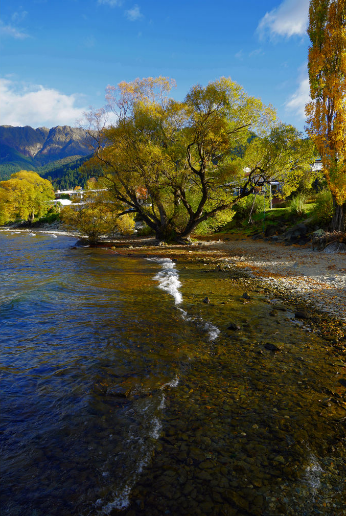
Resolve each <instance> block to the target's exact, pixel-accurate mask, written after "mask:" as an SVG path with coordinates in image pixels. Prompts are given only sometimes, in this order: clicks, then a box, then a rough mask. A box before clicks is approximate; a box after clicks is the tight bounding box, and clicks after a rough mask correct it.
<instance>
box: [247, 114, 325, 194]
mask: <svg viewBox="0 0 346 516" xmlns="http://www.w3.org/2000/svg"><path fill="white" fill-rule="evenodd" d="M315 158H316V149H315V147H314V145H313V144H312V142H311V140H309V139H307V138H303V135H302V134H301V133H299V131H297V129H295V128H294V127H293V126H291V125H287V124H279V125H277V126H276V127H274V128H273V129H272V130H271V131H270V133H269V134H268V135H265V136H264V137H262V138H255V139H253V140H252V141H251V142H250V144H249V145H248V147H247V148H246V151H245V155H244V159H243V166H246V167H247V168H248V170H249V171H250V172H249V177H251V176H252V177H253V180H254V181H255V180H257V181H258V182H259V183H258V184H260V183H261V182H262V183H263V182H265V181H268V180H272V181H273V180H276V181H281V182H282V187H283V196H284V197H286V196H288V195H290V194H291V193H292V192H294V191H296V190H297V189H298V188H302V187H303V188H305V189H306V188H310V187H311V184H312V183H313V181H315V180H316V179H317V178H318V177H320V176H321V173H320V172H319V171H312V170H311V163H313V162H314V161H315Z"/></svg>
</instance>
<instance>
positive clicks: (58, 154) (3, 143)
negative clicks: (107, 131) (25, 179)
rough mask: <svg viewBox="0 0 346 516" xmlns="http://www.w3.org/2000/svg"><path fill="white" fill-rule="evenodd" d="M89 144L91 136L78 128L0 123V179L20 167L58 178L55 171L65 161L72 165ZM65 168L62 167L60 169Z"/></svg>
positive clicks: (83, 153)
mask: <svg viewBox="0 0 346 516" xmlns="http://www.w3.org/2000/svg"><path fill="white" fill-rule="evenodd" d="M90 144H91V140H90V136H89V135H88V134H87V132H86V131H85V130H84V129H81V128H76V127H69V126H57V127H53V128H52V129H47V128H46V127H40V128H38V129H33V128H32V127H29V126H26V127H12V126H8V125H3V126H0V180H4V179H8V178H9V177H10V175H11V174H13V173H14V172H19V170H23V169H24V170H34V171H36V172H38V173H39V174H40V175H42V176H47V175H50V176H51V177H52V178H53V177H56V178H58V175H56V174H55V173H54V171H58V170H60V169H61V168H62V167H64V166H65V165H67V164H70V168H71V167H72V163H77V162H78V161H79V160H80V159H82V158H84V157H86V156H90V155H91V154H92V148H91V145H90ZM84 161H85V160H84ZM79 166H80V164H78V165H77V164H76V167H75V166H73V167H72V169H73V170H74V169H75V168H78V167H79ZM64 172H66V170H65V169H64V168H63V169H62V170H61V172H60V173H62V174H63V173H64ZM75 186H76V185H75Z"/></svg>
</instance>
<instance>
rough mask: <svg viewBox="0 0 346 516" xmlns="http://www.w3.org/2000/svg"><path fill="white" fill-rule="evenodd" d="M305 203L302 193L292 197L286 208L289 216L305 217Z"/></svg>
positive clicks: (305, 198) (305, 199) (304, 196)
mask: <svg viewBox="0 0 346 516" xmlns="http://www.w3.org/2000/svg"><path fill="white" fill-rule="evenodd" d="M306 201H307V197H306V195H305V194H304V193H299V194H298V195H296V196H295V197H293V198H292V199H291V200H290V201H289V203H288V208H289V211H290V213H291V215H297V216H299V217H301V216H302V215H305V214H306V212H307V206H306Z"/></svg>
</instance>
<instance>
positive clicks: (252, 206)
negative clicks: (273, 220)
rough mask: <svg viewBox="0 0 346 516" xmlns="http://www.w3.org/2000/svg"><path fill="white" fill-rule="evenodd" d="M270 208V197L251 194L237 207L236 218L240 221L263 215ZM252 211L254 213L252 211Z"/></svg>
mask: <svg viewBox="0 0 346 516" xmlns="http://www.w3.org/2000/svg"><path fill="white" fill-rule="evenodd" d="M269 208H270V202H269V199H268V197H265V198H264V197H263V195H255V194H250V195H248V196H247V197H244V198H243V199H241V200H240V201H239V202H238V203H237V204H236V205H235V206H234V210H235V212H236V218H237V219H238V220H243V219H248V218H249V217H250V213H251V216H253V215H256V214H259V213H263V211H264V210H265V211H267V210H269ZM251 210H252V211H251Z"/></svg>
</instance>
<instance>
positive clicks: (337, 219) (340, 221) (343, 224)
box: [332, 196, 346, 231]
mask: <svg viewBox="0 0 346 516" xmlns="http://www.w3.org/2000/svg"><path fill="white" fill-rule="evenodd" d="M333 205H334V215H333V218H332V229H333V231H345V229H346V217H345V215H346V202H344V203H343V204H338V203H337V202H336V200H335V198H334V196H333Z"/></svg>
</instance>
